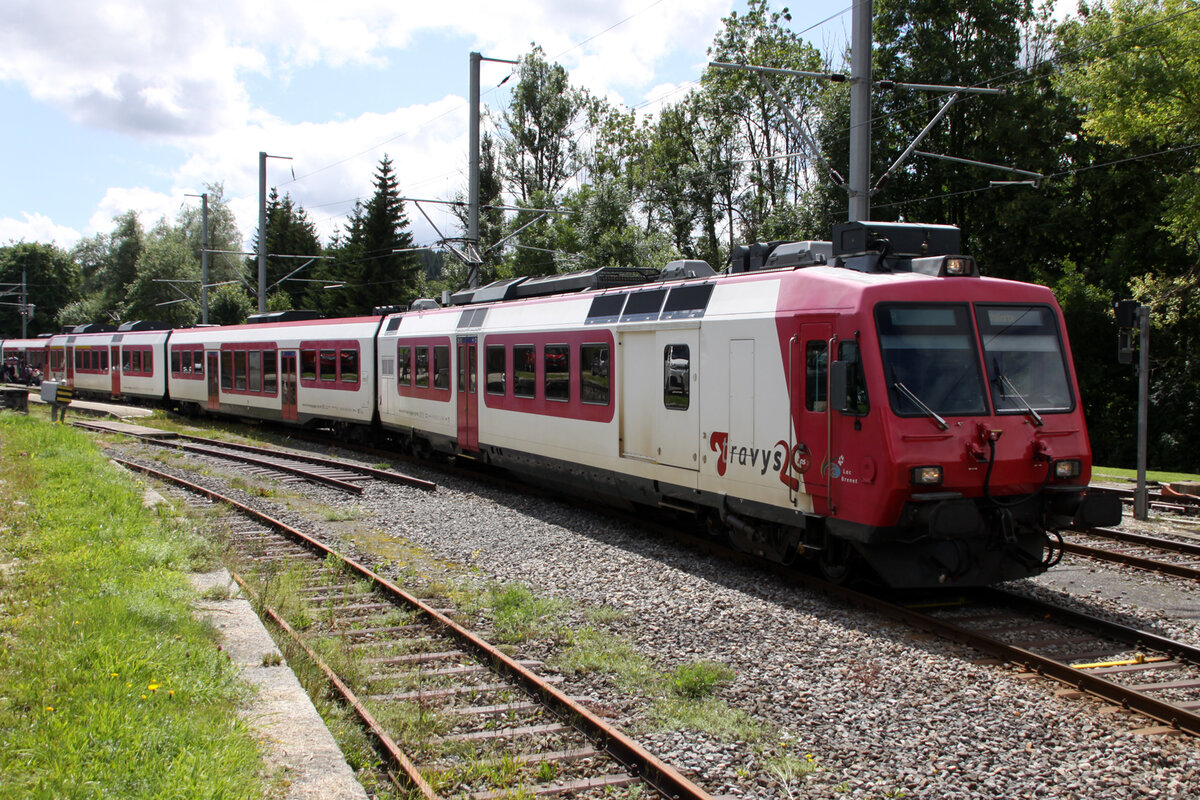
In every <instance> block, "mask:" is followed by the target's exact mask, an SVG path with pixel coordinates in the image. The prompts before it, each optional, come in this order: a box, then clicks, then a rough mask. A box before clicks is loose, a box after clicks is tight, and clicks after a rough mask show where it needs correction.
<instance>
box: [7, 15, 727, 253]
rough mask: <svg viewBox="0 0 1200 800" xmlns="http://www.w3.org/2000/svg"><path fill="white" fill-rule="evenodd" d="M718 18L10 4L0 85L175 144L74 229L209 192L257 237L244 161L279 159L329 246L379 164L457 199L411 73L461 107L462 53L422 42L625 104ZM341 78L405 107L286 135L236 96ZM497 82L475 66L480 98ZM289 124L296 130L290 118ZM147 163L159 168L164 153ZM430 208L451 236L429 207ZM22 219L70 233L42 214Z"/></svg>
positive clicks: (85, 125)
mask: <svg viewBox="0 0 1200 800" xmlns="http://www.w3.org/2000/svg"><path fill="white" fill-rule="evenodd" d="M729 7H730V3H729V0H691V1H690V2H686V3H685V2H679V1H678V0H660V2H653V0H579V1H578V2H575V3H570V4H567V3H561V2H555V0H513V2H511V3H504V4H500V3H495V2H493V1H492V0H461V2H458V3H453V4H446V3H440V4H439V3H398V2H395V0H339V1H338V2H336V3H330V2H328V0H287V2H284V0H263V2H255V3H245V2H243V0H210V2H208V3H205V4H201V5H196V4H187V3H174V2H151V3H146V2H144V0H55V2H52V3H47V2H44V1H43V0H8V2H5V3H3V4H0V53H3V56H0V82H7V83H11V84H17V85H23V86H24V87H26V88H27V90H28V92H29V94H30V95H31V96H32V97H34V98H35V99H37V100H40V101H42V102H44V103H46V104H48V105H51V106H53V107H54V108H56V109H59V110H60V111H62V112H63V113H64V114H65V115H66V116H67V117H68V118H69V119H71V120H72V121H73V122H74V123H75V125H76V127H77V129H78V130H81V131H82V132H83V134H84V135H86V133H87V131H89V130H94V129H104V130H110V131H116V132H117V133H118V134H121V135H124V136H132V137H137V138H138V139H140V140H145V141H148V142H151V143H154V144H163V143H166V144H169V145H173V146H174V147H177V148H179V152H180V153H181V155H180V156H179V163H177V164H174V165H173V164H170V163H162V162H161V160H160V161H158V162H157V163H155V164H154V170H152V171H157V172H159V173H160V174H162V175H164V179H163V181H162V182H161V184H155V185H152V186H145V185H142V186H119V185H118V186H114V187H112V188H110V189H109V190H108V191H107V192H106V194H105V195H104V197H103V199H102V200H101V201H100V202H99V203H98V204H97V206H96V209H95V211H94V212H93V213H92V214H91V217H90V219H88V220H87V225H86V231H85V232H86V233H95V232H100V231H109V230H111V229H112V217H113V216H115V215H117V214H120V213H122V212H124V211H127V210H129V209H133V210H135V211H137V212H138V213H139V216H140V217H141V219H142V222H143V224H144V225H146V226H147V227H150V226H152V225H153V224H154V223H155V222H156V221H157V220H158V218H159V217H161V216H163V215H166V216H168V217H173V216H174V214H175V213H176V212H177V211H178V208H179V205H180V203H181V202H183V201H185V200H187V202H195V201H194V200H188V199H187V198H185V197H184V194H186V193H188V192H199V191H202V189H203V186H204V184H206V183H209V182H221V183H223V184H224V187H225V196H226V198H227V199H228V200H229V202H230V205H231V207H232V208H233V210H234V212H235V214H236V216H237V219H238V223H239V226H240V228H241V231H242V234H243V236H244V238H245V240H246V242H247V243H249V241H250V238H251V236H252V235H253V233H254V229H255V227H256V226H257V195H258V163H257V158H256V154H257V153H258V152H259V151H260V150H267V151H269V152H271V153H272V154H278V155H287V156H291V157H292V158H293V161H292V168H294V170H295V173H296V176H297V177H298V178H299V180H297V181H294V182H293V181H292V180H291V174H290V171H289V167H288V165H287V163H286V162H281V161H275V160H271V161H269V162H268V185H269V186H277V187H278V188H279V190H280V191H281V192H287V193H289V194H291V195H292V197H293V198H294V199H295V200H296V201H297V202H299V203H300V204H301V205H302V206H303V207H304V208H305V209H306V210H307V211H308V213H309V216H310V218H311V219H312V220H313V221H314V222H315V223H316V224H317V226H318V230H319V232H320V234H321V235H322V237H328V236H329V234H330V233H331V232H332V231H333V230H334V229H335V228H337V227H340V226H341V225H342V224H343V223H344V221H345V216H346V214H347V212H348V211H349V210H350V208H351V207H352V205H353V201H354V199H355V198H358V197H364V198H365V197H367V196H369V194H370V192H371V182H372V175H373V172H374V170H375V167H376V165H377V164H378V161H379V159H380V157H381V156H382V154H383V153H385V152H386V153H388V154H389V155H390V156H391V157H392V159H393V161H394V162H395V170H396V173H397V175H398V176H399V177H400V181H401V184H400V188H401V191H402V192H403V193H404V194H406V195H408V196H416V197H431V198H450V197H451V196H453V194H454V193H455V191H457V190H460V189H462V188H463V187H465V184H466V178H465V172H466V165H467V153H466V150H467V143H466V113H467V111H466V102H465V100H463V99H462V98H461V97H458V96H455V95H447V96H444V97H442V99H440V100H434V99H430V98H429V97H421V95H420V86H421V82H422V78H423V77H424V76H429V75H433V74H435V73H442V74H457V75H461V79H462V80H461V82H462V85H463V86H462V92H463V94H465V90H466V85H465V84H466V78H467V76H466V64H467V51H466V50H462V51H459V50H455V51H453V52H445V51H442V52H437V53H433V54H432V55H431V52H430V51H431V50H433V49H434V48H430V47H428V46H422V45H425V44H426V43H427V41H428V40H431V39H437V40H439V41H440V40H442V39H455V38H457V39H465V41H466V42H468V43H473V44H469V46H470V48H471V49H476V50H479V51H480V52H483V53H484V54H485V55H488V56H494V57H502V58H517V57H520V56H521V55H522V54H524V53H526V52H528V50H529V46H530V43H531V42H534V41H536V42H537V43H538V44H540V45H542V46H543V48H544V50H545V52H546V55H547V57H548V58H549V59H551V60H556V61H559V62H560V63H562V64H563V65H564V66H565V67H566V68H567V69H568V70H569V71H570V73H571V80H572V83H573V84H575V85H579V86H585V87H586V88H588V89H589V90H590V91H592V92H593V93H594V94H596V95H598V96H603V97H606V98H609V99H610V100H623V101H624V102H630V100H632V101H633V102H635V103H636V102H640V100H641V98H643V97H649V96H650V95H651V94H653V93H652V92H651V93H649V94H648V93H647V89H648V87H649V86H651V85H653V84H658V83H661V79H660V78H656V77H655V76H656V73H657V72H658V70H659V69H660V68H661V66H662V64H663V63H664V62H665V61H666V60H667V59H670V58H678V57H679V54H680V53H684V54H685V58H686V59H687V60H688V61H689V62H690V63H694V64H696V65H697V66H698V69H699V68H702V66H703V51H704V48H705V47H706V46H707V44H708V43H709V42H710V41H711V40H712V36H713V33H714V32H715V31H716V29H717V28H718V27H719V25H720V18H721V17H722V16H723V15H725V14H727V13H728V11H729ZM627 18H629V19H628V21H624V20H626V19H627ZM577 43H581V44H577ZM344 65H368V66H374V67H379V68H380V72H379V76H380V77H379V81H380V87H379V91H378V92H377V96H378V95H384V94H385V93H386V94H397V95H398V93H397V92H396V91H395V89H394V88H389V86H388V82H389V81H391V82H396V81H403V82H404V88H405V89H406V90H407V92H408V95H407V96H409V97H415V98H416V100H415V102H412V103H411V104H406V105H405V107H402V108H397V109H395V110H393V111H389V112H386V113H374V112H371V113H355V109H354V108H353V107H350V108H347V109H345V113H344V117H339V118H336V119H332V120H330V119H310V120H309V121H305V122H301V123H292V122H288V121H285V120H283V119H281V118H279V117H277V116H274V115H273V114H272V113H269V112H268V111H267V110H266V109H267V108H272V109H274V108H275V106H274V105H273V104H272V103H271V102H270V101H271V98H268V99H262V98H255V97H252V96H251V95H250V91H249V89H248V88H247V87H248V85H253V86H258V87H262V86H263V85H264V84H265V85H266V86H267V87H268V88H270V87H272V86H284V85H287V82H288V80H289V79H290V78H291V77H292V76H294V75H299V74H301V70H305V69H314V68H315V69H321V70H323V71H324V72H325V74H329V73H331V72H333V71H335V70H337V69H338V68H339V67H341V66H344ZM383 67H386V69H383ZM504 69H505V68H504V67H503V66H501V65H489V66H488V67H487V72H486V73H485V86H487V85H488V83H487V81H489V80H491V78H493V77H495V76H498V75H502V74H503V70H504ZM697 75H698V72H697ZM252 78H253V79H254V82H253V83H249V84H248V83H247V82H248V81H249V80H250V79H252ZM496 79H497V80H498V78H496ZM492 85H494V83H493V84H492ZM414 87H415V91H414ZM438 91H439V92H441V91H444V89H439V90H438ZM385 96H386V95H385ZM485 102H486V99H485ZM288 115H289V117H290V118H291V119H297V118H300V119H303V118H304V117H303V112H302V111H296V110H290V111H289V112H288ZM156 150H157V151H158V152H156V153H155V154H154V156H153V157H154V158H158V159H161V152H162V148H156ZM168 152H170V151H169V150H168ZM150 158H151V156H149V155H148V156H147V159H148V160H149V159H150ZM143 172H144V170H143ZM144 181H146V178H139V182H144ZM342 201H344V202H342ZM428 211H429V213H430V215H431V216H432V217H433V218H434V222H435V223H436V224H437V225H438V226H439V227H440V228H442V232H443V233H445V234H447V235H453V233H454V232H455V231H454V230H453V229H454V227H455V223H454V221H453V219H452V217H451V216H450V215H449V213H448V211H447V210H446V209H445V208H444V207H436V206H432V207H429V209H428ZM408 214H409V218H410V220H411V222H412V224H413V228H414V235H415V236H416V238H417V240H418V241H419V242H429V241H432V240H433V239H434V238H435V237H436V234H435V233H434V232H433V230H432V228H431V226H430V225H429V223H428V222H426V220H425V219H424V217H423V216H422V215H421V213H420V212H419V211H417V209H415V208H413V207H411V206H410V207H409V208H408ZM53 215H54V214H52V216H53ZM31 219H40V220H42V221H43V223H42V224H43V225H49V226H50V227H53V228H55V229H59V230H70V229H69V228H64V227H63V226H60V225H54V224H53V223H51V222H50V220H49V219H48V218H46V217H41V216H40V215H39V216H38V217H33V218H31ZM6 222H7V223H11V224H14V225H18V226H20V225H28V224H30V223H29V221H28V220H27V221H26V223H21V222H20V221H16V220H8V221H6ZM26 229H30V228H26Z"/></svg>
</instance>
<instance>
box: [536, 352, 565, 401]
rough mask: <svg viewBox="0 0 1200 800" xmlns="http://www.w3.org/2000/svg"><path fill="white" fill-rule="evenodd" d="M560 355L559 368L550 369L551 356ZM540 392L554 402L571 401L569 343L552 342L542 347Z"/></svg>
mask: <svg viewBox="0 0 1200 800" xmlns="http://www.w3.org/2000/svg"><path fill="white" fill-rule="evenodd" d="M552 355H553V356H562V360H563V363H562V365H561V367H560V368H558V369H555V370H553V371H551V369H550V358H551V356H552ZM542 392H543V396H544V397H545V398H546V399H547V400H552V401H554V402H555V403H569V402H571V345H569V344H563V343H554V344H547V345H543V347H542Z"/></svg>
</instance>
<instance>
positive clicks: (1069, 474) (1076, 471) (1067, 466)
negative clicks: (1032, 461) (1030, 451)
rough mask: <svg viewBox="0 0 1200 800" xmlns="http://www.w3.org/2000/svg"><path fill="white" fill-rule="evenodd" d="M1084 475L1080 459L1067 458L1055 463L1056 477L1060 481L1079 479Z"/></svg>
mask: <svg viewBox="0 0 1200 800" xmlns="http://www.w3.org/2000/svg"><path fill="white" fill-rule="evenodd" d="M1082 474H1083V463H1082V462H1081V461H1080V460H1079V459H1078V458H1066V459H1063V460H1062V461H1055V462H1054V477H1055V478H1057V479H1059V480H1064V479H1066V478H1078V477H1079V476H1080V475H1082Z"/></svg>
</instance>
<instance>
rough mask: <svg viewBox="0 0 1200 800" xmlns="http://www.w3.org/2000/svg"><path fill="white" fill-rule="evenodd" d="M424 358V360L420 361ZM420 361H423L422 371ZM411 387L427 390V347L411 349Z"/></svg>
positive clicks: (424, 345) (428, 382)
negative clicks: (412, 365)
mask: <svg viewBox="0 0 1200 800" xmlns="http://www.w3.org/2000/svg"><path fill="white" fill-rule="evenodd" d="M422 356H424V359H422ZM422 360H423V361H424V364H425V368H424V371H422V369H421V363H422ZM413 364H414V367H413V387H414V388H416V389H429V388H431V387H430V380H429V368H430V366H431V364H430V363H429V345H427V344H421V345H417V346H416V347H414V348H413Z"/></svg>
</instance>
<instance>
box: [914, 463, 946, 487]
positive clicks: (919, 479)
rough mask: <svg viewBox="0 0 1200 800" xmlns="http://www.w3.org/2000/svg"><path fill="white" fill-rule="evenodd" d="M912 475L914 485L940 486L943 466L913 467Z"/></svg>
mask: <svg viewBox="0 0 1200 800" xmlns="http://www.w3.org/2000/svg"><path fill="white" fill-rule="evenodd" d="M910 476H911V480H912V485H913V486H940V485H941V484H942V468H941V467H913V468H912V472H911V473H910Z"/></svg>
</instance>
